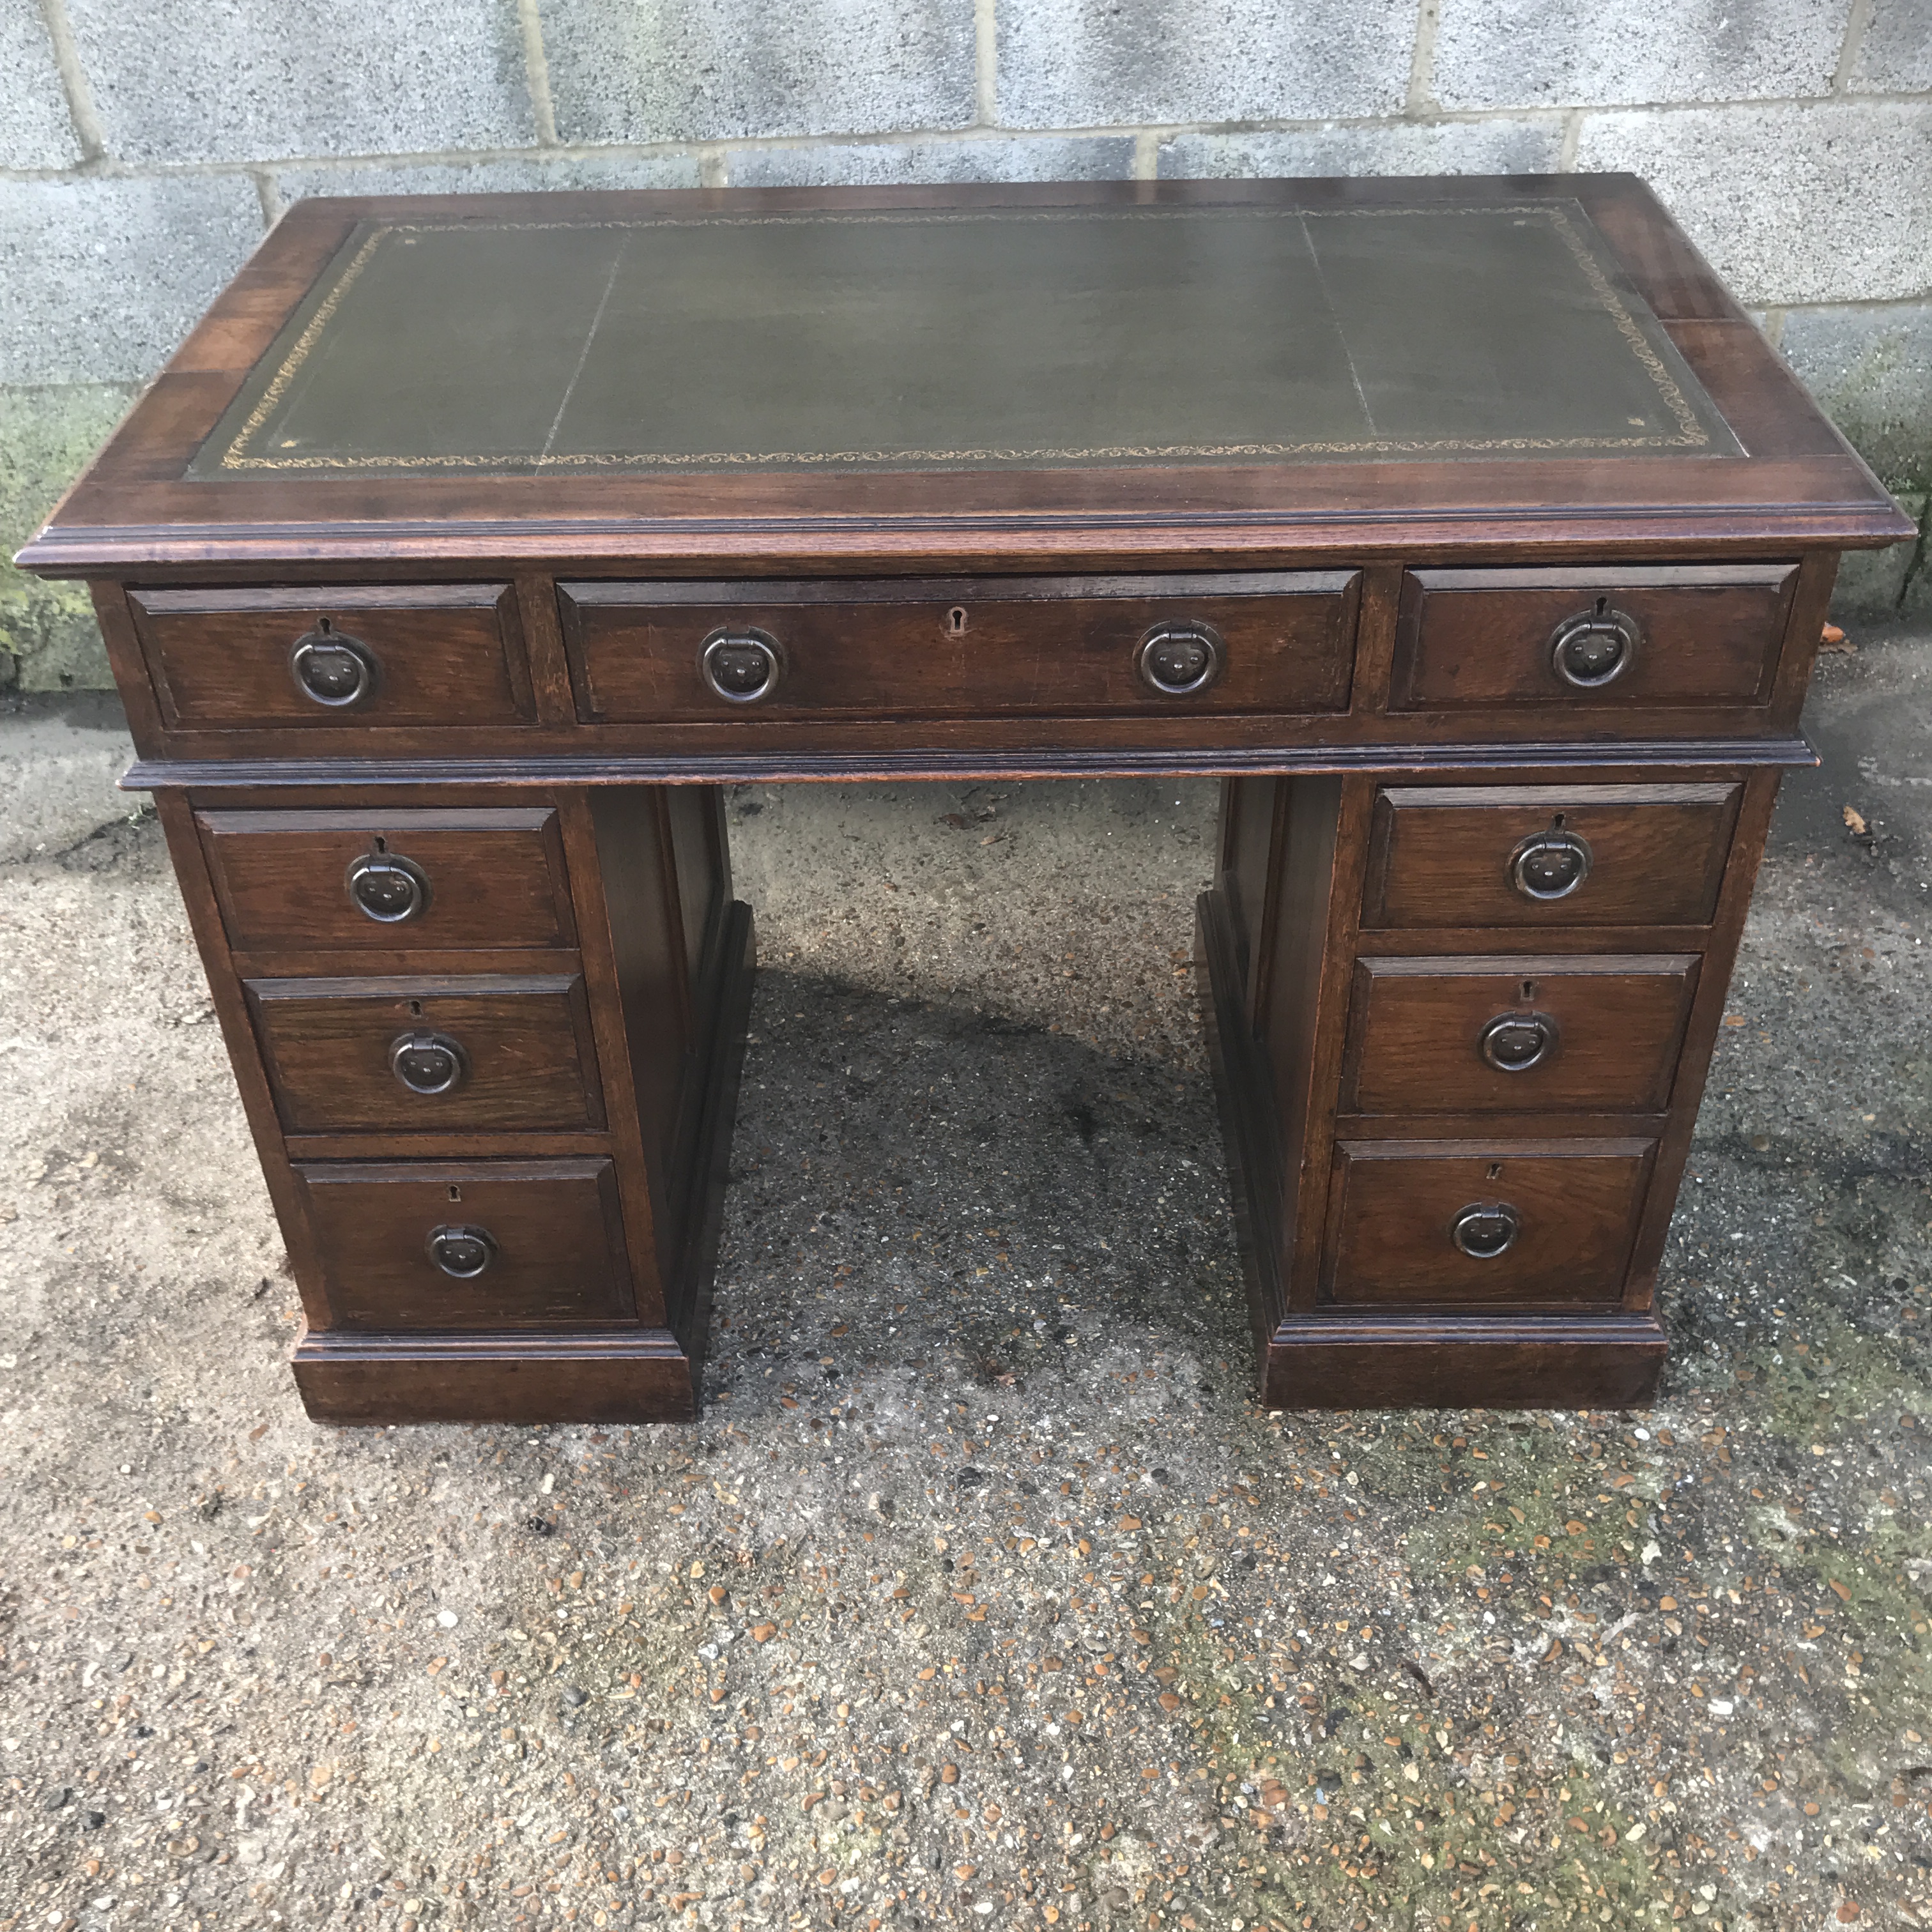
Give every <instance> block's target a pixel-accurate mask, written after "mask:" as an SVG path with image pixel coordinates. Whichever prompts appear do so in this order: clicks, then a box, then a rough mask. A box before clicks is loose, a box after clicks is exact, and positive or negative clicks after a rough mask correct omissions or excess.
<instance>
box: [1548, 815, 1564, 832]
mask: <svg viewBox="0 0 1932 1932" xmlns="http://www.w3.org/2000/svg"><path fill="white" fill-rule="evenodd" d="M1564 817H1565V814H1564V813H1562V812H1560V811H1559V813H1557V814H1556V817H1553V819H1551V820H1550V830H1551V831H1553V832H1561V831H1562V829H1563V820H1564Z"/></svg>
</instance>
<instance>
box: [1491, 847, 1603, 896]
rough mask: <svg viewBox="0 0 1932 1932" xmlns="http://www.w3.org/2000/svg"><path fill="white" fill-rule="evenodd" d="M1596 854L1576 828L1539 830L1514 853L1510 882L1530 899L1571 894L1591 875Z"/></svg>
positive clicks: (1510, 859)
mask: <svg viewBox="0 0 1932 1932" xmlns="http://www.w3.org/2000/svg"><path fill="white" fill-rule="evenodd" d="M1594 856H1595V854H1594V853H1592V851H1591V850H1590V846H1589V841H1588V840H1587V839H1583V838H1578V837H1577V835H1576V833H1575V832H1557V831H1550V832H1536V833H1535V834H1534V835H1532V836H1531V837H1529V838H1526V839H1525V840H1524V841H1523V843H1522V844H1520V845H1519V846H1518V847H1517V848H1516V850H1514V852H1512V853H1511V854H1510V858H1509V882H1510V883H1511V885H1512V886H1514V887H1515V888H1516V889H1517V891H1518V892H1520V893H1521V894H1522V895H1523V897H1524V898H1526V899H1540V900H1548V899H1562V898H1568V897H1569V896H1570V895H1571V893H1572V892H1574V891H1575V890H1576V889H1577V887H1578V886H1580V885H1581V884H1582V883H1583V881H1584V880H1586V879H1587V878H1588V877H1589V876H1590V862H1591V860H1592V858H1593V857H1594Z"/></svg>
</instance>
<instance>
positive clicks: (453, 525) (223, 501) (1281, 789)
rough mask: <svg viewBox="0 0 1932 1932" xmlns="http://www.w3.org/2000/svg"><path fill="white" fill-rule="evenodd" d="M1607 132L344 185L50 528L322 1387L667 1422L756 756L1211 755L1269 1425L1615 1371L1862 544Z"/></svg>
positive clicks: (1834, 449) (347, 1401)
mask: <svg viewBox="0 0 1932 1932" xmlns="http://www.w3.org/2000/svg"><path fill="white" fill-rule="evenodd" d="M1909 534H1910V526H1909V525H1908V524H1907V523H1906V522H1905V521H1904V520H1903V518H1902V517H1900V515H1899V514H1898V513H1897V510H1896V509H1895V508H1894V506H1893V505H1892V504H1891V502H1890V500H1889V499H1888V497H1887V496H1885V493H1884V492H1883V491H1882V490H1881V489H1879V487H1878V486H1877V484H1876V483H1875V482H1874V481H1873V479H1872V478H1871V476H1870V474H1869V473H1868V472H1867V471H1866V469H1864V466H1863V465H1862V464H1861V463H1859V461H1858V459H1857V458H1856V457H1855V456H1854V455H1852V453H1851V452H1850V451H1849V449H1847V448H1846V446H1845V445H1844V443H1843V442H1842V441H1841V440H1840V438H1839V437H1838V435H1837V434H1835V432H1834V431H1833V430H1832V428H1831V426H1830V425H1829V424H1828V423H1827V422H1826V421H1825V420H1824V419H1823V417H1822V416H1820V414H1819V413H1818V412H1817V410H1816V409H1815V408H1814V407H1813V405H1812V404H1811V402H1810V401H1808V398H1806V397H1805V394H1804V393H1803V392H1802V390H1801V389H1799V386H1798V385H1797V384H1796V383H1795V382H1794V381H1793V379H1792V378H1791V377H1790V375H1789V374H1787V371H1785V370H1784V368H1783V366H1782V365H1781V364H1780V363H1779V362H1778V361H1777V359H1775V357H1774V356H1772V354H1771V353H1769V350H1767V349H1766V347H1765V345H1764V344H1763V341H1761V340H1760V338H1759V336H1758V335H1757V332H1756V331H1755V330H1754V329H1753V328H1752V326H1751V323H1749V321H1748V320H1747V319H1746V318H1745V316H1744V314H1742V312H1741V311H1740V310H1739V308H1738V307H1737V305H1736V304H1735V303H1734V302H1733V301H1732V300H1731V299H1730V297H1729V296H1727V294H1726V293H1725V292H1724V289H1723V288H1722V287H1721V286H1720V285H1719V284H1718V282H1717V281H1716V280H1715V278H1713V276H1712V274H1711V272H1710V271H1709V269H1707V268H1706V266H1705V265H1704V264H1703V262H1702V261H1701V260H1700V259H1699V257H1698V256H1697V254H1696V253H1695V251H1694V250H1693V249H1692V248H1691V246H1690V245H1689V244H1688V242H1686V241H1685V239H1684V238H1683V236H1682V235H1681V234H1680V233H1679V232H1678V230H1677V229H1676V228H1675V227H1674V226H1673V225H1672V223H1670V220H1669V219H1668V217H1667V216H1666V215H1665V214H1664V212H1663V211H1662V210H1661V208H1659V207H1658V204H1657V203H1656V202H1655V200H1654V199H1652V196H1650V195H1649V193H1648V192H1647V191H1646V190H1645V189H1644V187H1643V185H1642V184H1640V182H1638V181H1635V180H1634V179H1632V178H1630V177H1628V176H1587V175H1566V176H1557V177H1541V176H1539V177H1535V178H1511V179H1502V180H1428V181H1387V180H1385V181H1259V182H1247V183H1239V184H1142V183H1134V184H1110V185H1104V186H1094V185H1082V186H1041V187H998V188H991V187H989V188H946V189H941V190H921V189H882V190H823V191H819V190H775V191H766V192H751V191H745V192H736V191H730V190H719V191H706V192H697V193H663V194H595V195H565V194H560V195H555V196H538V195H526V196H502V197H489V198H484V197H476V198H473V199H472V198H451V199H427V200H425V199H407V200H401V199H398V200H371V201H340V200H338V201H317V202H307V203H305V204H304V205H302V206H300V207H299V208H296V209H295V210H294V211H293V212H292V213H290V214H289V215H288V216H287V217H285V218H284V220H283V221H282V222H281V224H280V225H279V226H278V227H277V228H276V229H275V232H274V233H273V234H272V236H270V237H269V239H268V240H267V242H266V243H265V244H264V245H263V247H262V248H261V250H260V252H259V253H258V254H257V255H256V257H255V258H254V260H253V261H252V262H251V263H250V264H249V266H248V267H247V268H246V269H245V270H244V271H243V272H242V274H241V275H239V277H238V278H236V281H235V282H234V284H233V286H232V287H230V288H229V290H227V291H226V293H225V294H223V296H222V297H221V298H220V300H219V301H218V302H217V303H216V305H215V306H214V309H213V310H212V311H211V313H210V314H209V315H208V318H207V319H206V320H205V322H203V323H202V325H201V326H200V327H199V329H197V330H196V332H195V333H194V334H193V335H192V336H191V337H190V338H189V340H188V341H187V344H186V346H185V347H184V348H183V349H182V350H181V353H179V354H178V356H176V357H175V359H174V361H173V362H172V363H171V364H170V365H169V367H168V369H167V370H166V373H165V374H163V376H162V377H160V380H159V381H158V382H157V383H156V384H155V386H154V388H153V389H151V390H150V391H149V392H148V395H146V397H145V398H144V399H143V400H142V402H141V404H139V407H137V408H136V410H135V411H134V412H133V415H132V416H131V417H130V419H129V421H128V422H127V424H126V425H125V426H124V428H122V429H121V431H120V433H119V434H118V435H117V436H116V437H115V439H114V440H113V443H111V444H110V446H109V447H108V448H107V450H106V452H104V454H103V455H102V456H101V458H100V459H99V460H98V461H97V462H96V463H95V466H93V468H92V469H91V470H90V471H89V472H88V474H87V475H86V477H85V478H83V480H82V481H81V482H80V484H78V485H77V487H76V488H75V489H74V491H73V492H72V493H71V495H70V496H68V498H67V499H66V500H65V502H64V503H62V505H61V506H60V508H58V511H56V513H55V515H54V517H53V518H52V520H51V522H50V523H49V525H48V526H47V527H46V529H43V531H42V532H40V534H39V535H37V536H36V537H35V538H34V541H32V542H31V544H28V547H27V549H26V551H25V552H24V553H23V559H22V560H23V563H24V564H25V565H26V567H27V568H29V569H34V570H38V571H43V572H45V573H46V574H50V575H65V576H70V577H86V578H87V579H88V580H89V581H90V582H91V583H92V586H93V590H94V595H95V602H96V606H97V608H98V611H99V613H100V619H101V627H102V629H103V631H104V634H105V635H106V638H107V645H108V649H109V651H110V655H111V656H112V658H113V664H114V667H115V675H116V676H117V677H118V680H119V682H120V687H121V694H122V696H123V697H124V699H125V700H126V703H127V712H128V715H129V717H130V720H131V721H132V724H133V732H134V736H135V741H136V745H137V747H138V749H139V760H140V761H139V763H138V764H137V765H136V767H135V769H134V771H133V773H132V775H131V776H130V783H131V784H133V785H135V786H136V787H147V788H151V790H153V791H154V793H155V795H156V798H157V802H158V805H159V809H160V816H161V818H162V820H163V823H164V825H165V826H166V832H167V837H168V839H169V846H170V849H171V850H172V854H173V858H174V862H175V867H176V868H177V870H178V874H179V876H180V879H181V886H182V889H183V892H184V894H185V895H186V898H187V904H188V907H189V910H190V915H191V916H192V919H193V926H194V931H195V935H196V940H197V941H198V943H199V946H200V949H201V953H202V958H203V960H204V961H205V964H206V966H207V969H208V980H209V983H210V984H211V987H212V989H213V991H214V1001H215V1006H216V1009H217V1012H218V1013H219V1015H220V1021H221V1025H222V1027H223V1031H224V1034H225V1036H226V1040H227V1044H228V1047H229V1052H230V1054H231V1055H232V1056H233V1061H234V1064H235V1069H236V1077H237V1079H238V1080H239V1083H240V1086H241V1090H242V1099H243V1100H244V1103H245V1105H246V1106H247V1109H248V1116H249V1119H250V1121H251V1125H252V1127H253V1128H254V1134H255V1137H256V1140H257V1145H258V1146H259V1147H260V1151H261V1156H262V1160H263V1166H264V1168H265V1169H266V1172H267V1175H268V1179H269V1188H270V1190H271V1192H272V1195H273V1196H274V1199H275V1207H276V1210H277V1212H278V1214H279V1215H280V1217H281V1225H282V1227H283V1229H284V1232H285V1234H286V1235H287V1241H288V1244H289V1252H290V1256H291V1257H292V1259H293V1265H294V1268H295V1272H296V1279H297V1280H298V1282H299V1285H300V1288H301V1292H302V1303H303V1307H304V1309H305V1312H306V1315H307V1329H306V1332H305V1335H304V1337H303V1339H302V1342H301V1343H300V1344H299V1347H298V1349H297V1351H296V1379H297V1380H298V1382H299V1384H300V1386H301V1388H302V1395H303V1398H304V1400H305V1402H306V1403H308V1408H309V1410H310V1412H311V1414H312V1415H316V1416H317V1417H320V1418H329V1419H332V1420H337V1421H410V1420H416V1419H422V1420H429V1419H445V1418H464V1419H501V1420H506V1421H517V1420H521V1421H546V1420H565V1419H583V1420H590V1419H607V1420H619V1419H622V1420H659V1419H661V1420H673V1419H678V1418H688V1417H690V1416H691V1415H694V1413H695V1412H696V1402H697V1361H698V1360H699V1358H700V1352H701V1350H702V1348H703V1340H704V1333H705V1327H706V1318H707V1302H708V1298H709V1275H710V1271H711V1265H712V1253H713V1250H714V1247H715V1239H716V1227H717V1217H718V1199H719V1194H720V1190H721V1178H722V1174H723V1166H724V1157H725V1154H726V1152H727V1148H728V1144H729V1142H730V1132H731V1116H732V1109H733V1098H734V1093H735V1087H736V1068H737V1064H738V1058H739V1052H740V1050H741V1046H740V1043H741V1041H742V1034H743V1028H744V1022H745V1008H746V1001H747V998H748V991H749V984H750V974H751V956H752V947H751V916H750V913H749V912H748V910H747V909H746V908H745V907H743V906H742V905H739V904H736V903H735V902H734V901H733V898H732V895H731V889H730V864H729V859H728V856H727V850H726V845H725V838H724V823H723V818H722V815H721V811H720V808H719V802H718V801H719V792H718V786H719V784H721V783H722V782H726V781H733V780H742V779H748V778H757V779H760V780H782V779H788V778H830V777H839V778H863V777H880V778H883V777H892V778H906V777H919V776H931V777H941V776H951V775H967V774H971V775H1071V774H1082V775H1091V774H1096V773H1108V772H1114V773H1133V772H1141V773H1146V772H1200V773H1215V774H1220V775H1223V777H1224V778H1225V781H1226V787H1225V792H1224V802H1223V813H1222V826H1221V843H1220V859H1219V865H1218V868H1217V876H1216V878H1215V880H1214V885H1213V887H1212V889H1211V890H1210V891H1209V892H1207V893H1206V894H1205V896H1204V897H1203V898H1202V901H1201V907H1200V926H1199V953H1200V958H1201V960H1202V965H1203V966H1204V968H1205V999H1206V1001H1207V1004H1208V1009H1209V1013H1210V1019H1211V1033H1212V1035H1213V1037H1214V1041H1215V1044H1216V1060H1217V1076H1218V1078H1219V1079H1220V1083H1221V1088H1222V1095H1223V1108H1224V1115H1225V1119H1226V1127H1227V1141H1228V1148H1229V1157H1230V1160H1231V1164H1232V1168H1233V1170H1234V1175H1235V1193H1236V1196H1237V1200H1238V1207H1239V1213H1240V1218H1241V1238H1242V1241H1243V1245H1244V1252H1245V1256H1246V1260H1247V1267H1248V1271H1249V1274H1250V1283H1251V1286H1252V1289H1253V1303H1254V1310H1255V1317H1256V1328H1257V1331H1258V1334H1259V1339H1260V1342H1261V1345H1262V1382H1263V1392H1264V1394H1265V1399H1266V1400H1268V1402H1269V1403H1271V1404H1302V1403H1328V1404H1348V1403H1423V1402H1427V1403H1434V1402H1454V1403H1487V1404H1516V1403H1550V1404H1554V1405H1558V1406H1565V1407H1571V1406H1579V1405H1581V1404H1585V1403H1634V1402H1638V1401H1641V1400H1643V1399H1644V1398H1645V1397H1646V1395H1647V1394H1649V1391H1650V1390H1651V1389H1652V1387H1653V1385H1654V1384H1655V1379H1656V1376H1657V1373H1658V1368H1659V1367H1660V1365H1661V1361H1662V1359H1663V1355H1664V1341H1663V1331H1662V1328H1661V1325H1660V1324H1659V1322H1658V1317H1657V1315H1656V1313H1655V1309H1654V1307H1653V1305H1652V1295H1653V1284H1654V1282H1655V1276H1656V1273H1657V1269H1658V1261H1659V1258H1660V1256H1661V1253H1662V1252H1663V1248H1664V1237H1665V1232H1666V1229H1667V1224H1668V1223H1669V1220H1670V1211H1671V1205H1672V1202H1673V1199H1674V1196H1675V1194H1676V1188H1677V1184H1678V1180H1679V1175H1680V1174H1681V1172H1682V1168H1683V1165H1684V1160H1685V1152H1686V1148H1687V1146H1688V1141H1689V1138H1690V1134H1691V1125H1692V1121H1693V1119H1694V1115H1695V1113H1696V1111H1697V1102H1698V1097H1699V1094H1700V1091H1701V1088H1702V1086H1703V1079H1704V1073H1705V1069H1706V1063H1707V1061H1708V1060H1709V1055H1710V1052H1711V1049H1712V1040H1713V1039H1714V1037H1715V1032H1716V1029H1717V1028H1718V1024H1719V1020H1720V1018H1721V1013H1722V1009H1723V1004H1724V990H1725V986H1726V982H1727V979H1728V977H1729V976H1730V971H1731V965H1732V961H1733V956H1734V954H1735V952H1736V947H1737V944H1738V938H1739V931H1740V929H1741V927H1742V924H1743V921H1744V917H1745V907H1746V904H1747V901H1748V897H1749V895H1750V891H1751V879H1752V874H1753V871H1754V868H1755V867H1756V865H1757V860H1758V856H1759V853H1760V850H1761V849H1762V847H1763V841H1764V835H1765V828H1766V820H1767V817H1768V816H1769V812H1770V809H1771V804H1772V795H1773V793H1774V792H1775V789H1776V787H1777V784H1778V773H1779V770H1780V768H1781V766H1787V765H1789V764H1790V763H1793V762H1795V761H1802V760H1805V759H1806V758H1807V757H1808V753H1807V751H1806V750H1805V745H1804V744H1803V742H1802V739H1801V738H1800V737H1799V732H1798V718H1799V705H1800V703H1801V702H1802V699H1803V697H1804V694H1805V682H1806V679H1807V678H1808V675H1809V673H1810V670H1811V659H1812V653H1813V651H1814V648H1815V646H1816V644H1817V640H1818V637H1819V633H1820V626H1821V625H1822V622H1823V617H1824V613H1825V607H1826V598H1827V596H1828V595H1829V591H1830V589H1831V585H1832V577H1833V574H1834V572H1835V568H1836V565H1837V559H1838V553H1839V552H1840V551H1841V550H1843V549H1845V548H1846V547H1852V546H1857V545H1870V544H1881V543H1887V542H1891V541H1896V540H1897V539H1898V538H1900V537H1903V536H1905V535H1909Z"/></svg>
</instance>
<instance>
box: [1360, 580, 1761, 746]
mask: <svg viewBox="0 0 1932 1932" xmlns="http://www.w3.org/2000/svg"><path fill="white" fill-rule="evenodd" d="M1797 581H1798V566H1797V565H1796V564H1795V563H1773V564H1755V563H1751V564H1681V565H1614V564H1613V565H1606V566H1604V568H1601V569H1588V568H1586V569H1549V570H1528V569H1523V570H1514V569H1509V570H1504V569H1499V570H1412V571H1409V572H1408V573H1407V574H1406V575H1405V576H1404V577H1403V586H1402V601H1401V604H1400V614H1399V616H1398V618H1397V626H1396V656H1395V674H1394V682H1393V684H1392V686H1391V706H1392V708H1394V709H1397V710H1411V711H1436V710H1457V709H1464V708H1466V707H1469V706H1490V705H1498V704H1544V705H1558V706H1562V707H1564V708H1565V709H1568V710H1571V711H1574V712H1577V713H1579V714H1582V713H1583V712H1593V711H1599V710H1603V709H1613V710H1614V709H1619V708H1621V707H1622V706H1627V705H1670V704H1717V703H1730V704H1763V703H1766V702H1767V701H1768V700H1769V697H1770V695H1771V686H1772V678H1773V676H1774V674H1775V672H1776V670H1777V668H1778V649H1779V646H1780V645H1781V643H1782V642H1783V640H1784V628H1785V620H1786V618H1787V616H1788V615H1789V613H1790V604H1791V596H1792V592H1793V589H1794V587H1795V586H1796V583H1797Z"/></svg>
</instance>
